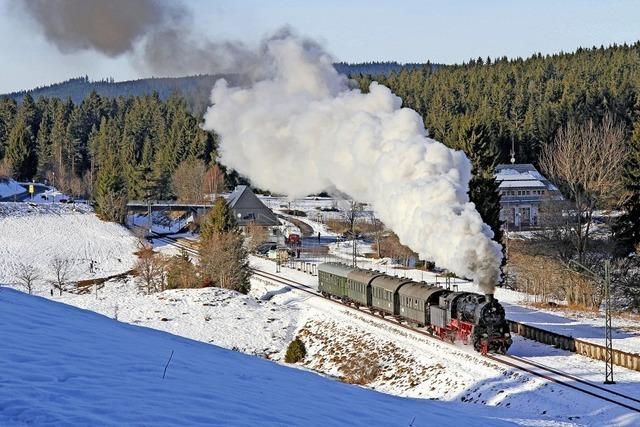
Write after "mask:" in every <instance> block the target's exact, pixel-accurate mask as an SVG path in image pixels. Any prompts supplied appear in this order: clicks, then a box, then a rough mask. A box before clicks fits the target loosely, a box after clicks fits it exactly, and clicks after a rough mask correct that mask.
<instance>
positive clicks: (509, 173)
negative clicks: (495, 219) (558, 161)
mask: <svg viewBox="0 0 640 427" xmlns="http://www.w3.org/2000/svg"><path fill="white" fill-rule="evenodd" d="M495 178H496V180H497V181H498V182H499V183H500V186H499V191H500V196H501V199H500V220H501V221H503V222H504V223H505V225H506V226H507V227H535V226H539V225H544V224H541V222H542V221H541V218H540V205H541V204H542V203H543V202H544V203H554V202H556V201H559V200H562V195H561V194H560V192H559V191H558V188H557V187H556V186H555V185H553V184H552V183H551V182H550V181H549V180H548V179H547V178H545V177H544V176H543V175H542V174H541V173H540V172H538V170H537V169H536V168H535V166H533V165H532V164H530V163H512V164H500V165H498V166H496V174H495Z"/></svg>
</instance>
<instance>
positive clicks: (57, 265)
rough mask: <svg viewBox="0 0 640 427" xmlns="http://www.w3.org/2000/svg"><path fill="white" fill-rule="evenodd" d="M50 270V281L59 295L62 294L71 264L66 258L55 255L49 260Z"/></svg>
mask: <svg viewBox="0 0 640 427" xmlns="http://www.w3.org/2000/svg"><path fill="white" fill-rule="evenodd" d="M50 266H51V270H52V271H53V276H54V279H53V280H52V281H51V284H52V285H53V287H54V288H56V289H58V291H59V292H60V295H62V291H63V289H64V287H65V286H66V284H67V282H68V281H69V274H70V272H71V264H70V263H69V260H68V259H65V258H60V257H55V258H54V259H53V260H52V261H51V264H50Z"/></svg>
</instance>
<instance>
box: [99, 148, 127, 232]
mask: <svg viewBox="0 0 640 427" xmlns="http://www.w3.org/2000/svg"><path fill="white" fill-rule="evenodd" d="M94 199H95V209H96V214H98V216H99V217H100V218H101V219H104V220H106V221H115V222H123V221H124V217H125V209H126V204H127V197H126V189H125V185H124V180H123V179H122V175H121V174H120V172H119V168H118V165H117V164H116V161H115V158H114V156H109V158H108V159H107V160H106V161H105V162H104V164H103V165H102V167H101V168H100V170H99V171H98V174H97V177H96V183H95V187H94Z"/></svg>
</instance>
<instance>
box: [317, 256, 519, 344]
mask: <svg viewBox="0 0 640 427" xmlns="http://www.w3.org/2000/svg"><path fill="white" fill-rule="evenodd" d="M318 290H319V291H320V292H321V294H322V295H323V296H325V297H327V298H335V299H339V300H340V301H342V302H344V303H346V304H351V305H355V306H357V307H360V306H364V307H368V308H369V309H371V310H372V311H373V312H376V313H378V314H380V315H382V316H393V317H395V318H397V319H398V320H400V321H405V322H407V323H410V324H412V325H415V326H416V327H420V328H425V329H426V330H427V332H429V333H430V334H432V335H434V336H437V337H439V338H441V339H443V340H448V341H451V342H455V341H462V342H464V343H465V344H469V343H471V344H472V345H473V347H474V349H475V350H476V351H478V352H480V353H482V354H487V353H497V354H505V353H506V352H507V350H508V349H509V347H510V346H511V343H512V339H511V333H510V331H509V325H508V323H507V321H506V318H505V313H504V308H503V307H502V305H501V304H500V303H499V302H498V300H497V299H496V298H494V296H493V295H481V294H477V293H473V292H457V291H452V290H450V289H446V288H443V287H440V286H434V285H431V284H427V283H425V282H416V281H413V280H411V279H407V278H400V277H395V276H389V275H386V274H383V273H381V272H378V271H375V270H366V269H361V268H356V267H351V266H348V265H345V264H341V263H336V262H326V263H322V264H320V265H318Z"/></svg>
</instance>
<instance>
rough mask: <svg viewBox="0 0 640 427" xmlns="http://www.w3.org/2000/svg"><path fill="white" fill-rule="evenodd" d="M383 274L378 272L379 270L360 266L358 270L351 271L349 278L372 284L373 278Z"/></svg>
mask: <svg viewBox="0 0 640 427" xmlns="http://www.w3.org/2000/svg"><path fill="white" fill-rule="evenodd" d="M380 275H382V273H378V272H377V271H373V270H363V269H360V268H358V269H357V270H353V271H351V272H350V273H349V277H348V278H349V279H351V280H354V281H356V282H360V283H365V284H367V285H368V284H370V283H371V280H372V279H373V278H374V277H377V276H380Z"/></svg>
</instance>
